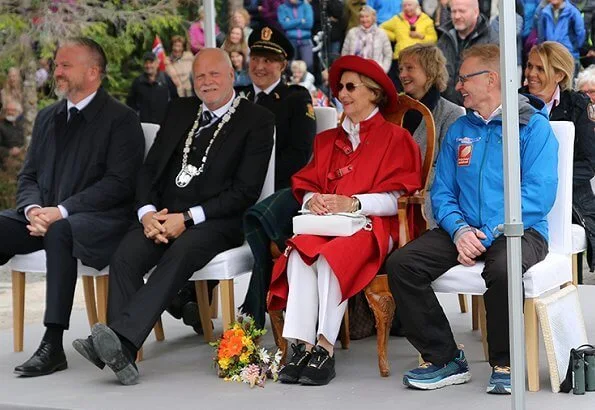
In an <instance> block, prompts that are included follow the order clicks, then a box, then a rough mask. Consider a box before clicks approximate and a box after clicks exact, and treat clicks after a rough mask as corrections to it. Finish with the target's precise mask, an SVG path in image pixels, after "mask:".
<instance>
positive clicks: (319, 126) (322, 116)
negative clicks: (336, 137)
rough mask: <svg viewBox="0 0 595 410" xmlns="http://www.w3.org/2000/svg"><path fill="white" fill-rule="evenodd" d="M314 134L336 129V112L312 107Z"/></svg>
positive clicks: (327, 108)
mask: <svg viewBox="0 0 595 410" xmlns="http://www.w3.org/2000/svg"><path fill="white" fill-rule="evenodd" d="M314 115H315V116H316V134H319V133H321V132H322V131H326V130H328V129H331V128H336V127H337V118H338V117H337V110H336V109H335V108H333V107H314Z"/></svg>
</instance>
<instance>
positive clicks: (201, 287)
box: [194, 280, 214, 343]
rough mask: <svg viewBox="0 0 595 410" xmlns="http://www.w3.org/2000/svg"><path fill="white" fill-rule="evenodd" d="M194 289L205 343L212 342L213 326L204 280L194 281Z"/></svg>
mask: <svg viewBox="0 0 595 410" xmlns="http://www.w3.org/2000/svg"><path fill="white" fill-rule="evenodd" d="M194 288H195V290H196V300H197V302H198V314H199V315H200V323H201V325H202V331H203V334H204V337H205V341H206V342H207V343H210V342H212V341H213V340H214V339H213V327H212V326H211V313H210V311H209V292H208V290H207V281H206V280H197V281H195V282H194Z"/></svg>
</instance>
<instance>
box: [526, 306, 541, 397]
mask: <svg viewBox="0 0 595 410" xmlns="http://www.w3.org/2000/svg"><path fill="white" fill-rule="evenodd" d="M524 310H525V350H526V355H527V379H528V380H527V381H528V382H527V384H528V387H529V391H532V392H535V391H539V334H538V330H539V329H538V322H537V311H536V310H535V299H525V309H524Z"/></svg>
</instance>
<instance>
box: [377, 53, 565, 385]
mask: <svg viewBox="0 0 595 410" xmlns="http://www.w3.org/2000/svg"><path fill="white" fill-rule="evenodd" d="M499 60H500V53H499V49H498V46H496V45H493V44H489V45H488V44H486V45H477V46H473V47H471V48H469V49H468V50H466V51H465V52H464V54H463V64H462V65H461V68H460V71H459V76H458V81H457V91H458V92H460V93H461V94H462V96H463V103H464V105H465V108H467V109H468V114H467V115H466V116H464V117H460V118H459V119H458V120H457V121H455V122H454V123H453V124H452V125H451V127H450V128H449V130H448V132H447V134H446V136H445V137H444V141H443V142H442V144H441V148H440V153H439V156H438V163H437V167H436V174H435V180H434V184H433V186H432V192H431V198H432V208H433V212H434V215H435V218H436V221H437V222H438V225H439V228H436V229H434V230H431V231H428V232H426V233H425V234H423V235H422V236H421V237H419V238H418V239H416V240H414V241H412V242H410V243H409V244H407V245H406V246H405V247H403V248H401V249H398V250H396V251H395V252H393V253H392V255H391V256H390V257H389V259H388V260H387V262H386V270H387V272H388V276H389V284H390V289H391V292H392V293H393V296H394V298H395V300H396V301H397V303H398V306H399V311H400V317H401V320H402V324H403V328H404V331H405V334H406V336H407V338H408V339H409V341H410V342H411V344H413V346H415V348H416V349H417V350H418V351H419V352H421V355H422V357H423V359H424V363H423V364H422V365H420V367H418V368H416V369H413V370H411V371H409V372H407V373H406V374H405V376H404V378H403V383H404V384H405V385H406V386H409V387H413V388H418V389H424V390H431V389H437V388H440V387H444V386H448V385H451V384H461V383H465V382H467V381H468V380H469V379H470V378H471V374H470V373H469V367H468V364H467V361H466V359H465V355H464V353H463V351H462V350H460V349H458V347H457V344H456V343H455V340H454V337H453V334H452V331H451V329H450V326H449V324H448V320H447V319H446V316H445V315H444V312H443V310H442V308H441V307H440V304H439V302H438V299H437V298H436V295H435V294H434V291H433V290H432V288H431V286H430V284H431V283H432V281H433V280H435V279H437V278H438V277H440V276H441V275H442V274H443V273H445V272H446V271H447V270H448V269H450V268H451V267H453V266H456V265H458V264H463V265H465V266H472V265H474V264H475V262H476V261H477V260H483V261H485V267H484V270H483V272H482V276H483V278H484V280H485V283H486V287H487V291H486V292H485V294H484V300H485V305H486V311H487V319H488V320H487V330H488V332H487V338H488V344H489V362H490V365H491V366H492V368H493V370H492V375H491V377H490V381H489V383H488V387H487V392H488V393H501V394H507V393H508V394H509V393H510V367H509V366H510V348H509V336H508V335H509V333H508V280H507V269H506V238H505V237H504V235H502V232H501V231H500V229H499V226H500V225H501V224H503V223H504V178H503V164H502V162H503V159H502V105H501V101H502V96H501V90H500V74H499V70H500V66H499ZM534 103H535V104H538V108H539V109H536V108H534V107H533V106H532V104H531V101H530V100H529V99H528V98H526V97H524V96H519V128H520V155H521V164H520V167H521V196H522V212H523V213H522V217H523V224H524V228H525V233H524V236H523V237H522V252H523V261H522V266H523V273H524V272H525V271H526V270H527V269H529V268H530V267H531V266H533V265H534V264H536V263H537V262H540V261H541V260H543V259H544V258H545V256H546V254H547V251H548V243H547V241H548V225H547V220H546V215H547V214H548V213H549V211H550V209H551V208H552V206H553V204H554V200H555V196H556V188H557V183H558V178H557V168H558V167H557V162H558V160H557V158H558V142H557V140H556V138H555V136H554V134H553V132H552V129H551V127H550V124H549V122H548V119H547V117H546V116H545V114H544V113H543V112H542V111H541V108H542V107H543V103H539V102H537V101H535V102H534Z"/></svg>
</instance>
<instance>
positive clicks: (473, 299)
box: [471, 295, 480, 330]
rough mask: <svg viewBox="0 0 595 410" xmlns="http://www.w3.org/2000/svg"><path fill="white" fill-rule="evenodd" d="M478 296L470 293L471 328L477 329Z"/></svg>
mask: <svg viewBox="0 0 595 410" xmlns="http://www.w3.org/2000/svg"><path fill="white" fill-rule="evenodd" d="M479 298H480V296H477V295H471V328H472V329H473V330H477V329H479V320H478V317H477V306H478V304H479Z"/></svg>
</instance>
